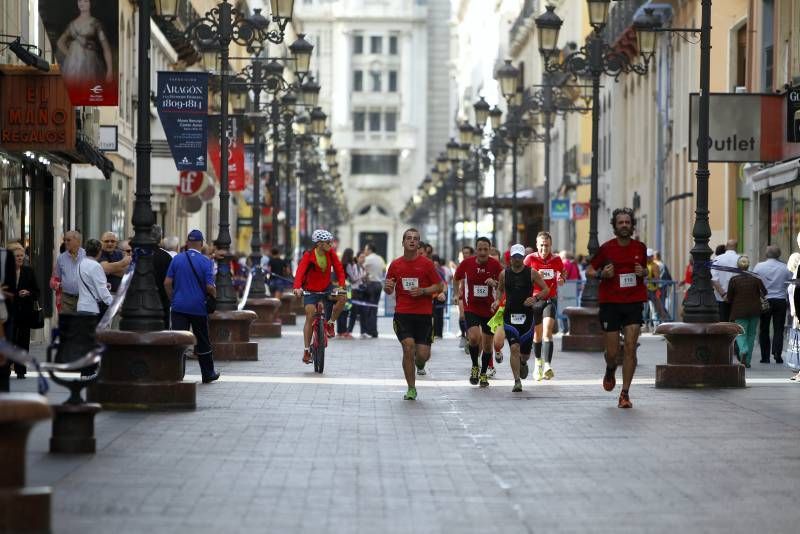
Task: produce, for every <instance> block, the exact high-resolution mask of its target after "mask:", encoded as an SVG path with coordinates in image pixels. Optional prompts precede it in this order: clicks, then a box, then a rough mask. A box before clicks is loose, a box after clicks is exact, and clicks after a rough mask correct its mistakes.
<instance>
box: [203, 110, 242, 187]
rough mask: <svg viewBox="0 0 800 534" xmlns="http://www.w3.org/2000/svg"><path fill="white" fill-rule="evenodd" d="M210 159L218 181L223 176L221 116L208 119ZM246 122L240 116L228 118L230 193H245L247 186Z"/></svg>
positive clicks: (212, 116)
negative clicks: (243, 127) (244, 129)
mask: <svg viewBox="0 0 800 534" xmlns="http://www.w3.org/2000/svg"><path fill="white" fill-rule="evenodd" d="M208 123H209V128H208V129H209V136H208V158H209V159H210V160H211V165H212V166H213V167H214V173H215V174H216V176H217V180H219V177H220V176H221V175H222V169H221V167H220V159H221V150H220V144H219V133H220V130H219V129H220V116H219V115H211V116H210V117H209V118H208ZM243 125H244V122H243V121H242V117H240V116H238V115H229V116H228V134H227V136H226V137H227V141H228V191H243V190H244V186H245V168H244V131H243V130H242V126H243Z"/></svg>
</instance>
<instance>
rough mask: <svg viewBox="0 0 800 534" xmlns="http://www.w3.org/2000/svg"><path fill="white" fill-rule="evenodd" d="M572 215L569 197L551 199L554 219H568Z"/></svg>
mask: <svg viewBox="0 0 800 534" xmlns="http://www.w3.org/2000/svg"><path fill="white" fill-rule="evenodd" d="M569 216H570V212H569V199H568V198H554V199H552V200H550V219H551V220H553V221H568V220H569Z"/></svg>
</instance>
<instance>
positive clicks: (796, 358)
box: [783, 328, 800, 371]
mask: <svg viewBox="0 0 800 534" xmlns="http://www.w3.org/2000/svg"><path fill="white" fill-rule="evenodd" d="M783 365H785V366H786V367H788V368H790V369H794V370H795V371H797V370H800V330H798V329H797V328H790V329H789V336H788V339H787V342H786V344H785V346H784V349H783Z"/></svg>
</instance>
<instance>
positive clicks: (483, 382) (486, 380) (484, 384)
mask: <svg viewBox="0 0 800 534" xmlns="http://www.w3.org/2000/svg"><path fill="white" fill-rule="evenodd" d="M480 384H481V387H482V388H488V387H489V377H488V376H486V375H481V378H480Z"/></svg>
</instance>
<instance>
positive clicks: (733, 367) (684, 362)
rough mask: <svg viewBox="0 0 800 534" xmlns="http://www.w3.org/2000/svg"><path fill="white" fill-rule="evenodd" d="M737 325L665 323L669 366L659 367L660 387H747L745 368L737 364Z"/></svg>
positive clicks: (662, 330)
mask: <svg viewBox="0 0 800 534" xmlns="http://www.w3.org/2000/svg"><path fill="white" fill-rule="evenodd" d="M742 332H743V330H742V327H741V326H739V325H738V324H736V323H662V324H660V325H658V326H657V327H656V331H655V333H656V334H660V335H662V336H664V337H665V338H666V340H667V364H666V365H656V387H657V388H694V387H717V388H721V387H725V388H743V387H745V377H744V366H742V365H740V364H739V362H737V361H735V356H734V355H733V342H734V340H735V339H736V336H737V335H739V334H741V333H742Z"/></svg>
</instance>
